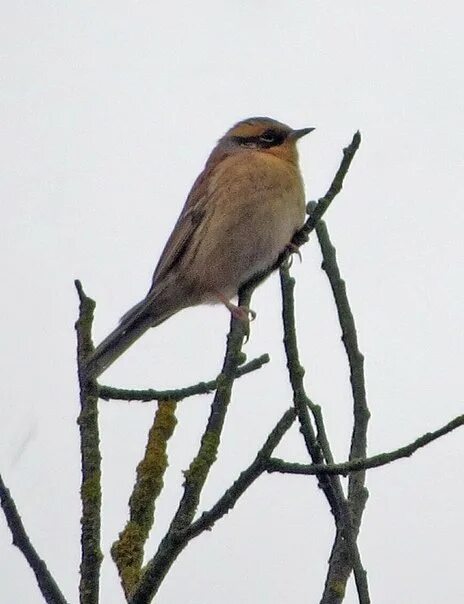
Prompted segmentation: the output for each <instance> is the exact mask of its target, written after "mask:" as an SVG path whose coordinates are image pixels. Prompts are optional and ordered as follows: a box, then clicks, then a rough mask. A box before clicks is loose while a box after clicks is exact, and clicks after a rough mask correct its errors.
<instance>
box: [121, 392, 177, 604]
mask: <svg viewBox="0 0 464 604" xmlns="http://www.w3.org/2000/svg"><path fill="white" fill-rule="evenodd" d="M175 411H176V403H175V402H174V401H160V402H159V405H158V409H157V411H156V414H155V417H154V420H153V425H152V427H151V429H150V432H149V434H148V442H147V446H146V449H145V455H144V457H143V459H142V461H141V462H140V463H139V465H138V467H137V478H136V481H135V485H134V488H133V491H132V495H131V497H130V500H129V521H128V522H127V524H126V526H125V527H124V530H123V531H122V532H121V533H120V535H119V539H118V540H117V541H116V542H115V543H114V544H113V547H112V548H111V555H112V558H113V560H114V562H115V564H116V566H117V568H118V572H119V577H120V579H121V585H122V587H123V589H124V593H125V594H126V598H129V597H130V594H131V593H132V591H133V589H134V587H135V585H136V584H137V583H138V581H139V580H140V574H141V569H142V563H143V548H144V545H145V542H146V540H147V538H148V535H149V532H150V530H151V528H152V526H153V520H154V514H155V502H156V499H157V498H158V496H159V495H160V493H161V491H162V489H163V486H164V482H163V478H164V474H165V472H166V468H167V467H168V458H167V454H166V449H167V443H168V440H169V439H170V438H171V436H172V434H173V432H174V429H175V427H176V423H177V420H176V416H175Z"/></svg>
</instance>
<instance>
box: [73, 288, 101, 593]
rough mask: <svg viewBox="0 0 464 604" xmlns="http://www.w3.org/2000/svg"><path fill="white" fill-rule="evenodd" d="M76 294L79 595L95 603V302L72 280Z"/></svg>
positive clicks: (98, 468) (98, 487) (98, 494)
mask: <svg viewBox="0 0 464 604" xmlns="http://www.w3.org/2000/svg"><path fill="white" fill-rule="evenodd" d="M75 285H76V289H77V292H78V294H79V301H80V306H79V318H78V320H77V322H76V332H77V364H78V372H79V385H80V402H81V412H80V414H79V418H78V420H77V423H78V425H79V433H80V440H81V468H82V483H81V501H82V518H81V530H82V532H81V548H82V558H81V567H80V574H81V579H80V584H79V597H80V602H81V604H98V601H99V585H100V566H101V561H102V558H103V555H102V553H101V549H100V527H101V455H100V449H99V443H100V436H99V430H98V391H97V385H96V383H95V382H93V381H92V380H89V379H88V377H87V375H86V371H85V365H86V361H87V358H88V356H89V354H91V352H92V351H93V343H92V337H91V330H92V322H93V311H94V309H95V302H94V301H93V300H91V299H90V298H88V297H87V296H86V295H85V293H84V290H83V288H82V285H81V283H80V282H79V281H76V282H75Z"/></svg>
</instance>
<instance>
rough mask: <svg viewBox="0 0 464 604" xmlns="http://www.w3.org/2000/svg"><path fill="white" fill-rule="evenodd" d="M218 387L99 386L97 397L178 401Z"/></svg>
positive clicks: (244, 370)
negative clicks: (131, 388) (152, 387)
mask: <svg viewBox="0 0 464 604" xmlns="http://www.w3.org/2000/svg"><path fill="white" fill-rule="evenodd" d="M269 361H270V358H269V355H268V354H263V355H261V356H260V357H257V358H256V359H252V360H251V361H249V362H248V363H245V364H244V365H241V366H240V367H237V371H236V374H235V377H236V378H240V377H242V375H246V374H248V373H251V372H252V371H256V370H257V369H260V368H261V367H262V366H263V365H265V364H266V363H269ZM217 385H218V378H216V379H215V380H210V381H209V382H199V383H198V384H194V385H193V386H187V387H186V388H177V389H175V390H153V389H151V388H150V389H148V390H127V389H124V388H113V387H112V386H99V387H98V396H99V397H100V398H101V399H104V400H107V401H108V400H120V401H143V402H149V401H180V400H182V399H185V398H187V397H189V396H194V395H196V394H209V393H210V392H213V390H216V388H217Z"/></svg>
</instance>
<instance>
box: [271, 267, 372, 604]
mask: <svg viewBox="0 0 464 604" xmlns="http://www.w3.org/2000/svg"><path fill="white" fill-rule="evenodd" d="M280 281H281V289H282V319H283V326H284V347H285V353H286V355H287V367H288V372H289V378H290V383H291V386H292V390H293V402H294V405H295V410H296V413H297V416H298V419H299V421H300V430H301V433H302V435H303V438H304V441H305V444H306V448H307V450H308V454H309V456H310V457H311V459H312V460H313V463H315V464H323V461H324V458H325V459H332V453H331V451H330V448H329V441H328V439H327V435H326V431H325V427H324V422H323V418H322V413H321V410H320V408H319V407H316V406H315V405H314V403H312V401H311V400H310V399H309V398H308V396H307V395H306V391H305V387H304V382H303V376H304V369H303V367H302V366H301V364H300V360H299V353H298V343H297V338H296V327H295V311H294V296H293V290H294V287H295V280H294V279H293V278H291V277H290V273H289V269H288V265H285V264H283V265H282V266H281V268H280ZM308 408H313V409H314V410H315V411H316V415H315V417H316V421H317V425H318V431H319V434H320V435H321V437H322V438H321V441H318V440H317V439H316V438H315V434H314V429H313V428H312V424H311V420H310V417H309V413H308ZM322 446H324V450H323V449H322ZM317 477H318V481H319V485H320V487H321V489H322V490H323V492H324V495H325V496H326V498H327V501H328V502H329V505H330V508H331V510H332V513H333V516H334V519H335V524H336V528H337V533H336V539H335V543H338V542H341V543H343V544H346V546H347V548H348V549H346V547H345V550H344V551H343V553H344V554H346V557H347V560H348V562H349V565H350V570H351V568H353V569H354V571H355V579H356V584H357V586H358V593H359V594H360V602H361V604H369V602H370V600H369V594H368V588H367V580H366V572H365V570H364V568H363V566H362V563H361V558H360V555H359V551H358V547H357V544H356V538H355V534H354V532H353V528H352V523H351V513H350V509H349V505H348V502H347V500H346V498H345V495H344V493H343V488H342V485H341V482H340V479H339V478H338V477H329V476H327V475H324V474H317ZM332 553H333V551H332ZM331 561H332V557H331ZM329 568H337V569H338V568H339V566H337V567H335V566H332V563H329ZM333 584H334V583H333ZM337 585H338V583H337ZM325 592H327V590H325ZM340 593H341V591H340ZM325 595H326V593H325V594H324V596H323V599H322V600H321V604H322V603H323V604H332V600H330V599H327V597H325ZM343 595H344V589H343V594H342V599H343ZM333 601H334V602H335V600H333ZM340 601H341V600H340Z"/></svg>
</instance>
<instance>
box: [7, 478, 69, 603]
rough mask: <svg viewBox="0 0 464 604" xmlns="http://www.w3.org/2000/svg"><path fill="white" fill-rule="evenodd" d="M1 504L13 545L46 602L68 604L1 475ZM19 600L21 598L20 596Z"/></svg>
mask: <svg viewBox="0 0 464 604" xmlns="http://www.w3.org/2000/svg"><path fill="white" fill-rule="evenodd" d="M0 504H1V506H2V509H3V512H4V514H5V518H6V521H7V524H8V527H9V529H10V532H11V535H12V537H13V545H16V547H17V548H18V549H19V551H20V552H21V553H22V554H23V556H24V557H25V558H26V560H27V563H28V564H29V566H30V567H31V569H32V571H33V573H34V575H35V578H36V579H37V583H38V585H39V589H40V591H41V593H42V596H43V597H44V600H45V601H46V602H47V604H67V601H66V599H65V597H64V596H63V594H62V593H61V591H60V588H59V587H58V585H57V584H56V582H55V579H54V578H53V576H52V574H51V573H50V571H49V570H48V568H47V565H46V564H45V562H44V561H43V560H42V558H41V557H40V556H39V554H38V553H37V551H36V549H35V548H34V546H33V545H32V543H31V541H30V539H29V537H28V534H27V532H26V530H25V528H24V525H23V523H22V520H21V516H20V515H19V512H18V510H17V508H16V505H15V502H14V500H13V498H12V496H11V494H10V492H9V490H8V489H7V487H6V486H5V483H4V482H3V478H2V477H1V475H0ZM18 598H20V596H19V595H18Z"/></svg>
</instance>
